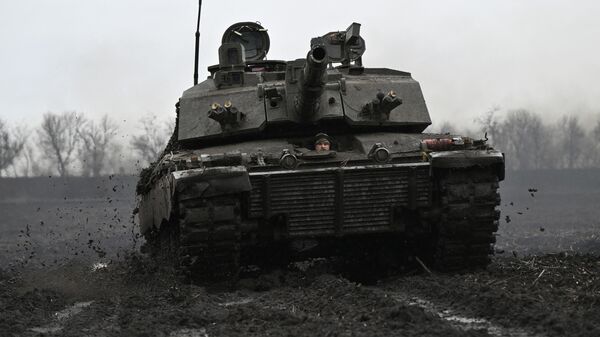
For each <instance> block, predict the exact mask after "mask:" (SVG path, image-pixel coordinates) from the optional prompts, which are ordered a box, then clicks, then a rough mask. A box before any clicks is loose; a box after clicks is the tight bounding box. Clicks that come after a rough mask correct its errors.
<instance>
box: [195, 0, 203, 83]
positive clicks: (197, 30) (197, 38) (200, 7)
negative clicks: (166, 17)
mask: <svg viewBox="0 0 600 337" xmlns="http://www.w3.org/2000/svg"><path fill="white" fill-rule="evenodd" d="M201 9H202V0H198V22H197V23H196V55H195V57H194V85H196V84H198V52H199V49H200V11H201Z"/></svg>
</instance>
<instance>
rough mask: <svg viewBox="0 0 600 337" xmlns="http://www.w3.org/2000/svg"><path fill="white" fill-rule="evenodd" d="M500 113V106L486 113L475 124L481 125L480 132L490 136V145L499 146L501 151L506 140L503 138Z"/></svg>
mask: <svg viewBox="0 0 600 337" xmlns="http://www.w3.org/2000/svg"><path fill="white" fill-rule="evenodd" d="M499 111H500V107H499V106H497V105H496V106H493V107H492V108H490V109H489V110H488V111H486V112H485V113H484V114H483V116H481V117H479V118H477V119H475V123H476V124H478V125H479V130H480V131H481V132H482V133H483V134H486V133H487V135H488V138H489V139H490V143H491V144H494V145H496V146H498V147H499V148H500V149H502V148H504V145H505V144H504V140H505V138H504V137H502V131H503V130H502V124H501V123H500V122H499V121H498V116H497V115H498V112H499Z"/></svg>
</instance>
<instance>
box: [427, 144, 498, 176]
mask: <svg viewBox="0 0 600 337" xmlns="http://www.w3.org/2000/svg"><path fill="white" fill-rule="evenodd" d="M429 161H430V162H431V167H432V168H468V167H474V166H479V167H493V168H494V169H495V170H496V172H497V174H498V179H499V180H504V172H505V170H504V154H502V152H500V151H497V150H460V151H443V152H431V153H430V154H429Z"/></svg>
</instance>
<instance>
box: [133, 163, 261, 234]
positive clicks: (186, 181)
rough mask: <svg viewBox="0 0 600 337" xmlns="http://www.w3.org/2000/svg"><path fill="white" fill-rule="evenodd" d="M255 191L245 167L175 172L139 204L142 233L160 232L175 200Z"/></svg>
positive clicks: (144, 195)
mask: <svg viewBox="0 0 600 337" xmlns="http://www.w3.org/2000/svg"><path fill="white" fill-rule="evenodd" d="M251 189H252V186H251V185H250V178H249V176H248V171H247V170H246V168H245V167H244V166H225V167H208V168H198V169H191V170H183V171H175V172H172V173H170V174H168V175H166V176H163V177H161V178H160V179H159V180H158V181H157V182H156V183H155V184H154V186H153V187H152V189H151V190H150V191H149V192H148V193H145V194H143V195H142V196H141V198H140V200H139V214H138V216H139V219H140V231H141V233H142V234H144V233H146V232H147V231H149V230H152V229H153V228H154V229H157V228H159V227H160V225H161V223H162V222H163V221H168V220H169V217H170V216H171V213H172V212H173V208H174V207H176V203H175V199H177V200H179V201H181V200H189V199H196V198H210V197H215V196H219V195H226V194H236V193H241V192H247V191H250V190H251Z"/></svg>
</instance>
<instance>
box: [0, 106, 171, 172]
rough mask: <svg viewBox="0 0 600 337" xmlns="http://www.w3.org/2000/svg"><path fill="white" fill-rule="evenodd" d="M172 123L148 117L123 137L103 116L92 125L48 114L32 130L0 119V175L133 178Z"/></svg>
mask: <svg viewBox="0 0 600 337" xmlns="http://www.w3.org/2000/svg"><path fill="white" fill-rule="evenodd" d="M171 124H172V123H171V122H169V121H167V120H159V119H157V118H156V116H149V117H147V118H144V119H143V120H141V121H140V122H139V126H140V127H139V132H137V133H136V134H133V135H131V137H128V138H125V137H124V136H123V135H122V134H121V132H122V130H119V126H118V124H117V123H116V122H115V121H114V120H112V119H111V118H109V117H108V116H107V115H105V116H103V117H102V118H100V119H99V120H93V119H91V118H88V117H86V116H85V115H84V114H81V113H76V112H73V111H69V112H63V113H53V112H47V113H46V114H44V116H43V118H42V122H41V124H40V125H38V126H37V127H35V128H34V130H33V131H32V130H31V129H30V127H28V126H19V127H9V126H8V124H7V123H6V122H4V121H3V120H2V119H0V176H24V177H28V176H42V175H49V176H52V175H58V176H62V177H65V176H74V175H75V176H94V177H96V176H102V175H109V174H137V172H138V171H139V170H140V169H142V168H143V167H145V166H147V165H148V164H149V163H150V162H152V161H154V160H156V159H157V158H158V155H159V153H161V151H162V149H163V148H164V147H165V145H166V143H167V141H168V139H169V136H170V134H171V132H172V130H173V125H171ZM123 139H128V141H123Z"/></svg>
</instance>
